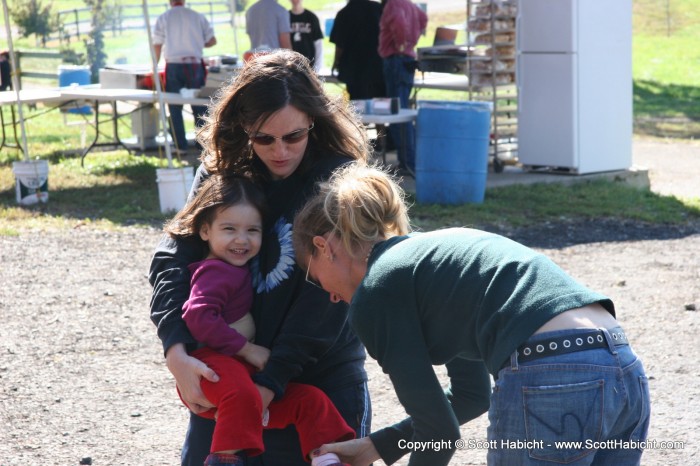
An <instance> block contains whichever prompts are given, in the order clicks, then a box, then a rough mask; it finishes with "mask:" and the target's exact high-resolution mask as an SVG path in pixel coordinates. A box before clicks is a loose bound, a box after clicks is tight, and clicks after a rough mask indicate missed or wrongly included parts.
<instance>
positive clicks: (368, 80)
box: [330, 0, 386, 100]
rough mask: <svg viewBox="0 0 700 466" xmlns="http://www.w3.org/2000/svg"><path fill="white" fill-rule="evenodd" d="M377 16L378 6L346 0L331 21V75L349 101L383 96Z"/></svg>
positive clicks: (357, 0) (371, 3) (361, 0)
mask: <svg viewBox="0 0 700 466" xmlns="http://www.w3.org/2000/svg"><path fill="white" fill-rule="evenodd" d="M381 16H382V5H381V4H380V3H379V2H374V1H371V0H350V1H349V2H348V4H347V5H345V6H344V7H343V8H342V9H341V10H340V11H338V14H337V15H336V17H335V20H334V21H333V29H332V30H331V36H330V41H331V42H332V43H334V44H335V57H334V59H333V71H334V72H335V71H337V73H338V79H339V80H340V81H342V82H344V83H345V86H346V89H347V92H348V95H349V96H350V99H352V100H360V99H372V98H374V97H385V96H386V89H385V86H384V72H383V71H382V66H383V65H382V59H381V57H380V56H379V52H378V51H377V47H378V46H379V20H380V18H381Z"/></svg>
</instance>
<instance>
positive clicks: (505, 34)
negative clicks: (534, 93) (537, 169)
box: [465, 0, 518, 172]
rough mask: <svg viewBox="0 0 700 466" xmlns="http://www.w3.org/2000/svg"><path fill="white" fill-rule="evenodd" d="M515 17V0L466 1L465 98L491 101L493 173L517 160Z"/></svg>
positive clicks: (491, 157)
mask: <svg viewBox="0 0 700 466" xmlns="http://www.w3.org/2000/svg"><path fill="white" fill-rule="evenodd" d="M516 16H517V0H467V28H466V32H467V40H468V46H469V54H468V56H467V60H466V61H467V63H466V71H465V72H466V75H467V78H468V82H469V85H468V90H467V92H468V96H469V100H479V101H489V102H492V103H493V114H492V124H491V144H490V154H489V155H490V159H491V161H492V163H493V168H494V171H495V172H501V171H503V168H504V166H505V165H508V164H514V163H516V162H517V129H518V119H517V112H518V107H517V102H518V94H517V86H516V72H515V68H516V65H515V62H516V47H515V28H516Z"/></svg>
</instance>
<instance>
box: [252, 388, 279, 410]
mask: <svg viewBox="0 0 700 466" xmlns="http://www.w3.org/2000/svg"><path fill="white" fill-rule="evenodd" d="M255 386H256V387H257V389H258V391H259V392H260V398H262V412H263V413H265V411H266V410H267V408H268V406H270V403H272V399H273V398H274V397H275V392H273V391H272V390H270V389H269V388H267V387H263V386H262V385H258V384H255Z"/></svg>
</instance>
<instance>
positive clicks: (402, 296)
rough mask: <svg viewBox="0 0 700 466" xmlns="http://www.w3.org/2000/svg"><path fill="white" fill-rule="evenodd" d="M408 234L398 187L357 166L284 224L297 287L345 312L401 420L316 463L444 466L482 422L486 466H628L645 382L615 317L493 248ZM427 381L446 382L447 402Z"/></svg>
mask: <svg viewBox="0 0 700 466" xmlns="http://www.w3.org/2000/svg"><path fill="white" fill-rule="evenodd" d="M409 230H410V228H409V219H408V216H407V208H406V205H405V203H404V201H403V192H402V191H401V189H400V188H399V187H398V185H397V184H396V183H395V182H394V181H393V180H392V179H391V178H390V177H389V176H388V175H386V174H385V173H384V172H382V171H380V170H377V169H374V168H370V167H367V166H360V165H351V166H348V167H346V168H345V169H343V170H341V171H339V172H338V173H337V174H336V175H334V176H333V177H332V178H331V180H330V183H328V184H327V185H325V186H324V187H323V188H321V191H320V193H319V194H318V195H317V196H315V197H314V198H312V199H311V200H310V201H309V203H308V204H307V205H306V206H305V207H304V208H303V209H302V210H301V211H300V212H299V213H298V214H297V216H296V219H295V221H294V249H295V251H296V254H297V260H298V261H299V264H303V266H304V267H306V268H307V278H308V280H309V281H311V282H314V283H317V284H320V285H321V286H322V287H323V288H324V289H325V290H326V291H328V292H329V293H330V298H331V301H333V302H340V301H345V302H347V303H349V304H350V309H349V315H348V320H349V321H350V323H351V325H352V327H353V329H354V330H355V331H356V333H357V335H358V336H359V337H360V339H361V340H362V342H363V343H364V344H365V345H366V348H367V352H368V353H369V354H370V355H371V356H372V357H373V358H375V359H376V360H377V361H378V363H379V364H380V365H381V367H382V369H383V370H384V372H385V373H387V374H388V375H389V377H390V378H391V381H392V383H393V385H394V389H395V391H396V394H397V396H398V399H399V401H400V402H401V404H402V405H403V407H404V408H405V410H406V412H407V413H408V415H409V416H410V417H409V418H408V419H406V420H404V421H402V422H399V423H398V424H395V425H393V426H390V427H387V428H385V429H382V430H379V431H377V432H374V433H372V434H371V435H370V436H369V437H366V438H359V439H356V440H350V441H347V442H342V443H336V444H329V445H325V446H323V447H322V448H321V452H324V453H325V452H334V453H336V454H338V456H339V457H340V459H341V461H344V462H347V463H351V464H352V465H353V466H366V465H368V464H369V463H371V462H372V461H377V460H378V459H380V458H381V459H382V460H383V461H384V462H385V463H386V464H392V463H394V462H395V461H397V460H398V459H399V458H400V457H401V456H403V455H404V454H408V453H410V454H411V459H410V460H409V463H408V464H409V465H412V466H413V465H416V466H418V465H426V466H428V465H429V466H441V465H446V464H448V463H449V461H450V458H451V457H452V455H453V453H454V451H455V449H456V448H460V447H463V448H470V443H468V441H463V440H461V439H460V430H459V426H460V425H461V424H464V423H466V422H467V421H469V420H471V419H474V418H475V417H477V416H479V415H480V414H482V413H483V412H484V411H486V410H487V409H488V410H489V421H490V425H489V427H488V432H487V435H488V443H486V442H481V445H482V446H480V448H488V457H487V458H488V464H493V465H526V464H532V465H534V464H537V465H544V464H576V465H584V464H586V465H589V464H625V465H634V464H639V462H640V458H641V455H642V449H643V445H644V443H645V442H644V441H645V440H646V435H647V429H648V426H649V389H648V381H647V378H646V376H645V374H644V369H643V367H642V363H641V361H640V360H639V359H638V358H637V356H636V355H635V353H634V352H633V351H632V349H631V348H630V346H629V343H628V341H627V338H626V336H625V333H624V332H623V330H622V329H621V328H620V326H619V324H618V322H617V320H616V319H615V309H614V306H613V303H612V301H611V300H610V299H609V298H607V297H606V296H603V295H601V294H599V293H596V292H594V291H591V290H589V289H588V288H586V287H584V286H582V285H581V284H579V283H577V282H576V281H575V280H573V279H572V278H571V277H570V276H568V275H567V274H566V273H565V272H564V271H563V270H561V269H560V268H559V267H558V266H557V265H556V264H554V263H553V262H552V261H551V260H549V259H548V258H546V257H545V256H543V255H542V254H539V253H537V252H535V251H533V250H531V249H529V248H527V247H525V246H523V245H521V244H518V243H516V242H514V241H511V240H509V239H507V238H504V237H502V236H499V235H495V234H491V233H486V232H483V231H478V230H473V229H468V228H451V229H446V230H442V231H433V232H427V233H410V234H409ZM434 365H445V366H446V368H447V375H448V377H449V379H450V387H449V389H447V390H444V389H443V387H442V386H441V384H440V382H439V380H438V378H437V377H436V375H435V372H434V370H433V366H434ZM489 374H490V375H491V376H493V377H494V379H495V380H496V382H495V386H494V389H493V394H492V395H491V398H490V404H489V393H490V380H489ZM472 440H473V439H472ZM558 441H569V442H570V444H569V446H563V445H558V444H557V443H556V442H558ZM577 442H579V443H580V445H579V446H575V444H576V443H577Z"/></svg>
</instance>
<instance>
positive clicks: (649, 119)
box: [0, 0, 700, 235]
mask: <svg viewBox="0 0 700 466" xmlns="http://www.w3.org/2000/svg"><path fill="white" fill-rule="evenodd" d="M14 1H18V0H14ZM252 1H253V0H249V2H248V3H251V2H252ZM10 3H12V2H10ZM121 3H122V4H135V5H138V4H140V3H141V2H140V1H139V0H123V1H122V2H121ZM280 3H281V4H284V3H283V2H280ZM305 5H306V6H307V7H308V8H309V9H311V10H315V11H333V9H336V10H337V9H338V8H339V7H340V6H339V4H338V2H333V1H324V0H315V1H314V0H306V1H305ZM455 5H456V9H455V11H454V12H443V13H439V14H437V13H433V14H432V15H431V16H430V22H429V30H428V32H427V34H426V36H425V37H424V38H423V39H422V42H421V43H420V44H419V46H422V45H428V44H429V43H430V42H432V37H433V35H434V28H435V27H437V26H438V25H446V24H460V23H463V22H464V20H465V15H466V12H465V9H464V7H463V6H462V5H463V3H462V2H455ZM83 6H84V4H83V2H82V1H80V0H62V1H61V2H60V8H61V9H68V8H81V7H83ZM667 6H668V8H666V7H667ZM696 6H697V5H696V2H695V0H673V1H668V2H664V1H659V0H634V17H633V20H634V38H633V74H634V114H635V134H636V135H638V136H653V137H673V138H679V139H684V140H690V139H694V138H696V137H697V136H698V135H700V87H698V83H700V28H697V27H696V25H697V24H698V23H699V22H700V9H698V8H697V7H696ZM428 10H429V13H430V7H429V8H428ZM216 34H217V37H218V39H219V45H217V46H216V48H214V49H213V50H209V51H208V52H210V53H211V54H223V53H232V50H233V49H232V44H233V43H234V35H233V32H232V30H231V28H230V27H224V26H222V25H220V26H217V31H216ZM236 37H237V40H238V44H239V50H241V51H243V50H246V49H247V48H248V38H247V36H246V35H245V33H244V32H243V31H242V30H239V31H238V33H237V36H236ZM144 40H145V33H144V31H127V32H124V33H123V34H117V35H114V36H113V35H112V34H111V33H107V34H106V38H105V42H106V46H107V53H108V56H109V61H110V62H114V61H116V60H121V61H127V62H128V63H148V61H149V53H148V48H147V47H145V46H144ZM458 40H459V38H458ZM35 42H36V41H35V39H34V38H33V37H30V38H24V39H18V40H17V41H16V44H15V47H16V48H18V49H22V50H27V49H36V46H35ZM0 48H3V46H2V43H0ZM49 48H52V49H54V50H58V45H57V44H49ZM73 48H74V49H75V50H76V51H78V52H84V46H83V44H82V43H75V42H74V43H73ZM333 53H334V49H333V45H332V44H330V43H329V42H328V41H327V39H326V46H325V54H324V55H325V62H326V65H327V66H330V62H331V60H332V56H333ZM26 66H27V67H29V66H39V67H44V68H46V67H47V66H48V67H52V66H57V64H56V63H41V62H39V63H31V62H27V63H26ZM23 67H24V65H23ZM26 83H27V84H25V87H31V86H42V85H43V86H55V85H56V82H52V83H47V82H45V81H44V82H32V81H26ZM329 90H330V91H331V92H340V91H339V88H338V87H337V86H332V87H331V88H329ZM462 94H463V93H454V92H453V93H450V92H447V91H429V90H423V91H421V98H424V99H446V100H447V99H464V98H466V97H465V96H464V95H462ZM5 111H6V114H7V109H5ZM25 117H26V118H27V121H26V128H27V133H28V135H29V137H28V139H29V141H28V142H29V148H28V149H29V150H28V153H29V154H30V156H31V157H32V158H37V157H38V158H44V159H48V160H49V161H50V165H51V171H50V177H49V187H50V188H49V193H50V201H49V203H48V204H45V205H39V206H35V207H30V208H24V207H19V206H18V205H17V202H16V199H15V191H14V189H15V180H14V175H13V173H12V168H11V165H12V161H14V160H19V159H20V158H21V155H20V153H19V151H17V150H14V149H9V148H3V149H2V150H1V151H0V220H1V222H0V224H1V225H2V226H0V235H8V234H17V233H18V232H19V231H22V230H24V229H27V228H39V229H41V228H71V227H74V226H76V225H79V224H81V225H82V224H86V223H89V224H91V225H94V226H99V227H100V228H118V227H121V226H128V225H149V226H156V227H159V226H160V225H161V224H162V222H163V221H164V220H165V218H166V216H164V215H162V214H161V213H160V211H159V205H158V192H157V185H156V180H155V169H156V168H158V167H162V166H165V164H166V161H165V159H164V156H163V155H162V154H155V155H153V154H149V155H129V154H128V153H127V152H126V151H123V150H121V151H113V152H103V153H100V152H93V153H91V154H90V155H88V157H87V158H86V160H85V168H81V166H80V157H79V154H80V151H81V149H82V148H83V147H85V144H86V142H85V141H84V140H83V137H84V136H82V132H83V131H86V134H87V136H88V139H89V138H90V137H91V135H92V134H93V130H92V128H90V127H89V126H87V127H86V126H85V125H83V124H81V123H85V121H86V120H85V118H84V117H81V116H79V115H69V116H64V115H63V114H61V113H59V112H58V111H55V110H53V111H49V110H48V109H47V108H45V107H43V106H41V105H39V106H38V107H37V108H35V109H29V108H26V109H25ZM188 120H189V119H187V118H186V121H188ZM189 124H190V125H191V122H190V123H189ZM190 127H191V126H190ZM106 131H111V128H108V129H106ZM119 132H120V135H121V137H130V136H131V132H130V124H129V119H128V118H123V119H122V120H121V122H120V124H119ZM563 212H565V214H564V213H563ZM411 213H412V216H413V218H414V220H415V222H416V223H417V225H418V226H420V227H422V228H425V229H432V228H437V227H440V226H453V225H475V226H482V227H484V226H488V225H506V226H513V227H518V226H527V225H534V224H538V223H542V222H548V221H549V222H557V221H565V220H570V219H593V218H603V217H605V218H619V219H621V220H622V219H633V220H639V221H645V222H650V223H670V224H681V223H685V222H687V221H689V220H694V221H695V220H697V219H698V218H699V216H700V200H698V199H694V200H678V199H676V198H672V197H664V196H659V195H655V194H653V193H650V192H648V191H640V190H638V189H635V188H630V187H626V186H623V185H619V184H616V183H610V182H596V183H592V184H590V183H586V184H580V185H576V186H568V187H566V186H561V185H558V184H547V185H534V186H517V187H506V188H498V189H490V190H489V191H488V192H487V196H486V200H485V202H484V203H483V204H480V205H464V206H457V207H439V206H424V205H414V206H413V207H412V209H411Z"/></svg>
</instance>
